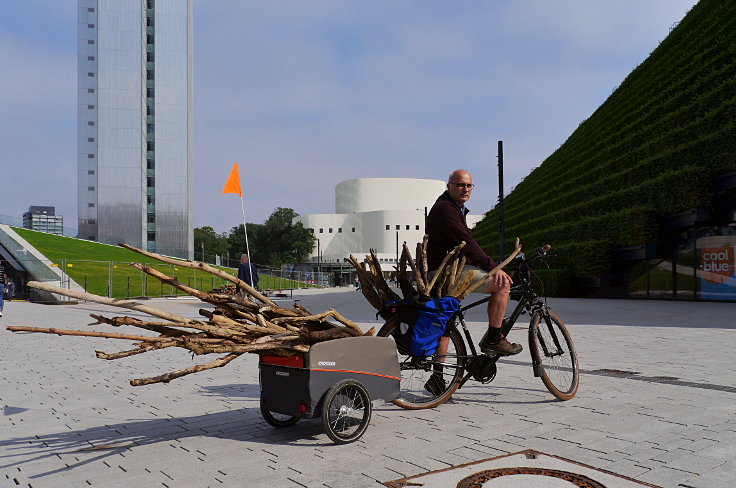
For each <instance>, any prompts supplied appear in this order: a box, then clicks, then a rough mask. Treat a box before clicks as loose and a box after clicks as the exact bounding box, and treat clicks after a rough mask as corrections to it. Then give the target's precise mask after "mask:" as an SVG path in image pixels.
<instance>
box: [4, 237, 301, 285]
mask: <svg viewBox="0 0 736 488" xmlns="http://www.w3.org/2000/svg"><path fill="white" fill-rule="evenodd" d="M13 230H15V231H16V232H17V233H18V234H19V235H20V236H21V237H23V238H24V239H25V240H27V241H28V242H29V243H30V244H31V245H32V246H33V247H35V248H36V249H37V250H38V251H40V252H41V253H42V254H43V255H44V256H46V258H48V259H49V260H50V261H51V263H52V266H58V267H60V268H62V269H63V270H64V271H65V272H66V273H68V274H69V276H70V277H71V278H72V279H73V280H74V281H76V282H77V283H79V284H80V285H81V286H83V287H85V288H86V290H87V291H88V292H90V293H94V294H96V295H102V296H112V297H115V298H125V297H135V296H166V295H175V294H177V290H176V289H175V288H173V287H170V286H168V285H162V284H161V282H159V281H158V280H156V279H155V278H151V277H149V276H147V275H145V274H144V273H143V272H141V271H139V270H137V269H135V268H132V267H130V266H129V265H128V264H129V263H132V262H138V263H143V264H146V265H148V266H151V267H152V268H155V269H157V270H158V271H160V272H162V273H164V274H167V275H169V276H175V277H176V278H177V279H178V280H179V281H180V282H181V283H184V284H186V285H189V286H192V287H195V288H199V289H200V290H203V291H209V290H211V289H212V288H218V287H221V286H222V285H224V284H227V283H226V282H224V281H223V280H222V279H220V278H217V277H214V276H213V275H211V274H209V273H203V272H201V271H197V270H194V269H191V268H185V267H177V266H174V265H170V264H165V263H162V262H160V261H154V260H151V259H149V258H147V257H146V256H143V255H141V254H138V253H136V252H133V251H130V250H128V249H124V248H122V247H116V246H110V245H107V244H100V243H97V242H92V241H85V240H82V239H74V238H71V237H64V236H58V235H53V234H46V233H44V232H37V231H33V230H28V229H23V228H19V227H13ZM221 269H223V270H224V271H226V272H228V273H230V274H232V275H235V276H237V270H236V269H232V268H222V267H221ZM111 285H112V291H110V287H111ZM259 286H260V287H261V288H263V289H268V290H273V289H283V288H286V289H288V288H289V287H290V286H301V287H307V286H311V285H308V284H306V283H289V282H288V280H283V279H281V278H278V277H272V276H267V275H260V281H259ZM178 294H182V292H178Z"/></svg>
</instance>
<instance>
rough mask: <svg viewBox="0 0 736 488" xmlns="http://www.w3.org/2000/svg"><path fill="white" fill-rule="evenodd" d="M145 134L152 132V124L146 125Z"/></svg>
mask: <svg viewBox="0 0 736 488" xmlns="http://www.w3.org/2000/svg"><path fill="white" fill-rule="evenodd" d="M146 132H148V133H151V132H153V124H146Z"/></svg>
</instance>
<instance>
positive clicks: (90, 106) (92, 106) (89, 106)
mask: <svg viewBox="0 0 736 488" xmlns="http://www.w3.org/2000/svg"><path fill="white" fill-rule="evenodd" d="M87 108H88V109H90V110H92V109H94V108H95V106H94V105H87Z"/></svg>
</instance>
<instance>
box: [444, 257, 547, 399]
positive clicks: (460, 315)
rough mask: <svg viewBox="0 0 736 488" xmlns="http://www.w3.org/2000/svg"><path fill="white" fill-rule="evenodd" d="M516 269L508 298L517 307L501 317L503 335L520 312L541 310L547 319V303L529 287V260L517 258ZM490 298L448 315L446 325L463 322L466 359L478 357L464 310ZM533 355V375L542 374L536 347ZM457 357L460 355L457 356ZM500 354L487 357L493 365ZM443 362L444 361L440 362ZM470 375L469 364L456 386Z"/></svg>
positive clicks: (530, 313)
mask: <svg viewBox="0 0 736 488" xmlns="http://www.w3.org/2000/svg"><path fill="white" fill-rule="evenodd" d="M515 271H517V272H518V276H519V282H520V283H519V284H518V285H515V286H512V287H511V291H510V294H509V299H510V300H515V301H518V303H517V305H516V307H514V310H513V311H512V312H511V315H510V316H509V317H507V318H505V319H504V321H503V324H502V325H501V333H502V334H503V335H504V336H508V334H509V332H510V331H511V329H512V328H513V326H514V325H515V324H516V321H517V320H518V319H519V317H521V315H522V314H523V313H525V312H527V313H528V314H529V316H530V317H533V316H534V314H536V313H540V314H541V316H542V317H543V318H544V320H545V322H547V325H548V326H549V314H548V313H546V312H547V306H546V304H545V303H544V302H543V301H542V299H541V297H539V295H537V294H536V293H535V292H534V290H533V289H532V283H531V279H530V276H531V274H530V269H529V263H528V262H527V261H525V260H522V261H520V262H519V264H518V267H517V269H516V270H515ZM490 299H491V297H490V296H487V297H484V298H482V299H480V300H477V301H475V302H473V303H470V304H469V305H466V306H464V307H461V308H460V309H459V310H458V311H457V312H455V315H454V316H453V317H452V318H451V319H450V323H449V325H448V327H455V328H457V327H458V326H457V321H458V320H459V321H460V325H461V326H462V331H463V335H464V337H465V343H466V346H467V347H468V349H469V350H470V354H467V355H465V356H462V357H464V358H465V359H466V361H472V360H474V359H476V358H478V357H479V356H480V355H479V354H478V351H477V350H476V348H475V342H474V341H473V339H472V337H471V335H470V330H469V329H468V326H467V324H466V323H465V314H464V312H465V311H466V310H469V309H471V308H475V307H477V306H479V305H482V304H484V303H487V302H488V301H489V300H490ZM552 338H553V340H554V342H555V347H556V349H557V351H560V343H559V338H558V337H557V335H556V334H555V333H554V332H553V333H552ZM542 347H543V350H544V354H545V355H549V350H548V349H547V346H546V344H544V343H542ZM530 353H531V356H532V368H533V370H534V376H536V377H539V376H541V375H542V371H541V364H542V362H541V360H540V358H539V357H538V353H537V351H536V350H534V349H532V350H531V351H530ZM458 357H460V356H458ZM500 357H501V356H498V355H497V356H492V357H490V360H491V361H492V364H493V365H494V367H495V363H496V362H497V361H498V359H499V358H500ZM443 365H444V363H443ZM471 376H473V373H472V372H470V371H468V368H467V366H466V373H465V376H464V377H463V379H462V381H461V382H460V386H459V387H458V388H462V386H463V385H464V384H465V383H466V382H467V381H468V380H469V379H470V378H471Z"/></svg>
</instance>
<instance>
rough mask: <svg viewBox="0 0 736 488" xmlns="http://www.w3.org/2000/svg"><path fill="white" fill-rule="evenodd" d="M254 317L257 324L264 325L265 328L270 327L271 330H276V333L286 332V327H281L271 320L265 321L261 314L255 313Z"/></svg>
mask: <svg viewBox="0 0 736 488" xmlns="http://www.w3.org/2000/svg"><path fill="white" fill-rule="evenodd" d="M256 319H257V320H258V324H259V325H260V326H261V327H264V328H266V329H271V330H272V331H274V332H276V333H277V334H283V333H285V332H288V330H287V329H285V328H283V327H280V326H278V325H276V324H275V323H273V322H267V321H266V319H265V318H264V317H263V315H261V314H258V315H256Z"/></svg>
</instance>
